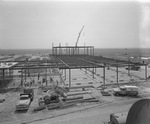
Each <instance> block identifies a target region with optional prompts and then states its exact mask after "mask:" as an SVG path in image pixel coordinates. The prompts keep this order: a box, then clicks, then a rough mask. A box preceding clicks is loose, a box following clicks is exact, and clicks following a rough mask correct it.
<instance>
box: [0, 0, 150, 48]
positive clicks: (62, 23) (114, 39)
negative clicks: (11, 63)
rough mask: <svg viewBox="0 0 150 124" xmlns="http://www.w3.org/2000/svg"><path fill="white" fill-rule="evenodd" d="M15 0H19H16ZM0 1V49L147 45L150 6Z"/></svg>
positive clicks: (130, 46)
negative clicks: (77, 41) (76, 45)
mask: <svg viewBox="0 0 150 124" xmlns="http://www.w3.org/2000/svg"><path fill="white" fill-rule="evenodd" d="M18 1H19V0H18ZM18 1H13V2H11V1H9V0H8V1H7V0H6V1H3V2H0V48H2V49H5V48H6V49H16V48H17V49H24V48H25V49H26V48H29V49H30V48H41V49H43V48H51V46H52V42H53V43H54V45H55V46H58V45H59V42H61V45H66V44H68V45H75V43H76V40H77V37H78V34H79V32H80V30H81V28H82V26H83V25H84V26H85V27H84V29H83V32H82V34H81V37H80V40H79V43H78V45H84V43H85V44H86V45H93V46H94V47H95V48H139V47H150V5H149V4H147V3H144V4H143V3H140V2H127V1H126V2H118V1H116V2H114V1H113V2H103V1H95V2H90V1H85V2H81V1H78V2H77V1H76V2H69V1H63V2H60V1H57V2H54V1H44V2H42V1H38V2H37V1H35V0H34V1H32V2H29V1H28V2H27V1H26V2H25V1H24V2H22V1H21V0H20V1H19V2H18Z"/></svg>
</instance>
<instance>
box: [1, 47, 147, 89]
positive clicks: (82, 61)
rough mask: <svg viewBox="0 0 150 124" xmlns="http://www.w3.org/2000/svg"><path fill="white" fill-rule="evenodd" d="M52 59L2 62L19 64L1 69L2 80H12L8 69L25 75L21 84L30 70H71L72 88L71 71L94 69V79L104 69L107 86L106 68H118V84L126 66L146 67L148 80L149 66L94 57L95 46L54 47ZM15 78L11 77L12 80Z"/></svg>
mask: <svg viewBox="0 0 150 124" xmlns="http://www.w3.org/2000/svg"><path fill="white" fill-rule="evenodd" d="M49 58H50V59H46V60H42V61H28V60H27V59H25V60H21V61H0V63H6V62H17V64H15V65H13V66H11V67H9V68H0V70H1V71H2V73H1V75H0V79H1V81H2V83H4V81H5V79H8V78H10V77H9V76H5V71H6V69H9V70H21V71H22V72H24V73H25V75H23V74H22V73H21V75H18V76H19V77H21V82H22V79H23V77H24V78H25V80H26V77H27V70H29V69H42V68H43V69H44V68H46V69H47V68H58V69H59V70H65V78H66V69H68V70H69V88H70V87H71V69H81V68H84V69H87V68H92V69H93V78H94V74H95V73H96V68H103V83H104V84H105V68H106V67H111V66H113V67H116V77H117V78H116V82H117V83H118V68H119V67H125V66H128V67H130V66H133V65H135V66H145V79H146V80H147V64H142V63H138V62H131V61H124V60H118V59H112V58H106V57H102V56H94V47H93V46H62V47H61V46H58V47H52V54H49ZM130 71H131V70H130V69H129V70H128V75H130ZM12 77H13V76H11V78H12Z"/></svg>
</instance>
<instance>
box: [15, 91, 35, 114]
mask: <svg viewBox="0 0 150 124" xmlns="http://www.w3.org/2000/svg"><path fill="white" fill-rule="evenodd" d="M31 102H32V101H31V97H30V95H29V94H20V99H19V101H18V103H17V105H16V111H19V110H28V109H29V106H30V104H31Z"/></svg>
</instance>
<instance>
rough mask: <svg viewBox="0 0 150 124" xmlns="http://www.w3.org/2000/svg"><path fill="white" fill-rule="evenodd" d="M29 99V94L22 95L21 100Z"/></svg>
mask: <svg viewBox="0 0 150 124" xmlns="http://www.w3.org/2000/svg"><path fill="white" fill-rule="evenodd" d="M26 99H28V96H24V97H20V100H26Z"/></svg>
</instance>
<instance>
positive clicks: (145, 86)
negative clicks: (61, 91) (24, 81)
mask: <svg viewBox="0 0 150 124" xmlns="http://www.w3.org/2000/svg"><path fill="white" fill-rule="evenodd" d="M56 78H58V77H56ZM18 82H19V81H18ZM43 85H46V84H43ZM137 86H138V87H139V96H138V98H144V97H147V96H149V95H150V82H149V81H146V82H142V83H137ZM32 87H33V88H34V93H35V98H34V101H33V102H32V103H31V105H30V108H29V110H28V111H27V112H16V111H15V106H16V103H17V101H18V98H19V94H20V93H21V88H20V89H18V90H15V88H14V89H11V90H10V91H8V92H6V93H4V94H3V95H5V101H4V102H3V103H0V123H25V122H32V121H35V120H39V119H40V118H41V119H44V118H49V117H52V118H53V117H55V116H59V115H63V114H66V113H72V112H75V111H80V110H82V109H85V108H88V107H89V108H90V107H92V106H97V105H104V104H107V103H111V102H114V101H122V100H129V99H133V98H132V97H115V96H113V95H111V96H102V94H101V92H100V90H99V89H97V88H88V89H87V90H88V91H91V94H88V95H90V97H95V98H97V99H99V102H96V103H78V104H77V105H76V106H74V107H69V108H65V109H59V110H47V109H45V110H42V111H38V112H34V111H33V110H34V108H36V107H38V97H39V93H40V92H39V90H38V84H37V81H36V79H35V84H34V85H33V86H32ZM107 88H108V90H110V91H111V89H112V86H107ZM72 92H78V91H77V90H75V91H72ZM110 93H111V92H110ZM86 95H87V94H85V96H84V97H89V96H86ZM138 98H137V99H138Z"/></svg>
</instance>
